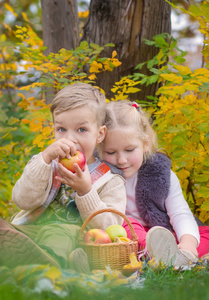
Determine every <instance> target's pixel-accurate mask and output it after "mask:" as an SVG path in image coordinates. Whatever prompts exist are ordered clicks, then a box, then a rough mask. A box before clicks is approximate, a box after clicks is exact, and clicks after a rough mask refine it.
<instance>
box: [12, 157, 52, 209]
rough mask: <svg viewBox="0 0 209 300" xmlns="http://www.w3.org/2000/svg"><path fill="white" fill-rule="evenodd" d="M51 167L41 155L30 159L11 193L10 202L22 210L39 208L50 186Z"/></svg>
mask: <svg viewBox="0 0 209 300" xmlns="http://www.w3.org/2000/svg"><path fill="white" fill-rule="evenodd" d="M52 175H53V174H52V166H51V164H46V163H45V162H44V160H43V157H42V153H39V154H37V155H35V156H33V157H32V158H31V160H30V161H29V162H28V163H27V165H26V167H25V169H24V171H23V174H22V176H21V177H20V179H19V180H18V181H17V182H16V184H15V186H14V188H13V191H12V200H13V201H14V203H15V204H16V205H17V206H18V207H19V208H20V209H22V210H33V209H35V208H37V207H39V206H41V205H42V204H43V203H44V202H45V200H46V198H47V196H48V194H49V191H50V188H51V184H52Z"/></svg>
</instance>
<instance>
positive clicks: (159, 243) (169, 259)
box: [146, 226, 195, 267]
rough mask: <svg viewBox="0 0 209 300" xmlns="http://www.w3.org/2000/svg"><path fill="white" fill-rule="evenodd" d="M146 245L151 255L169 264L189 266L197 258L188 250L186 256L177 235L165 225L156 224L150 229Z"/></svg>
mask: <svg viewBox="0 0 209 300" xmlns="http://www.w3.org/2000/svg"><path fill="white" fill-rule="evenodd" d="M146 246H147V250H148V252H149V255H150V256H151V257H154V258H156V259H157V260H158V261H162V262H163V263H165V264H166V265H169V266H171V265H173V266H175V267H180V266H188V264H189V262H190V261H194V260H195V258H194V257H195V256H193V254H192V253H190V252H188V255H187V256H186V255H184V254H183V253H182V252H181V251H180V250H179V248H178V246H177V243H176V239H175V237H174V236H173V234H172V233H171V232H170V231H169V230H168V229H166V228H164V227H160V226H155V227H152V228H151V229H150V230H149V231H148V233H147V236H146Z"/></svg>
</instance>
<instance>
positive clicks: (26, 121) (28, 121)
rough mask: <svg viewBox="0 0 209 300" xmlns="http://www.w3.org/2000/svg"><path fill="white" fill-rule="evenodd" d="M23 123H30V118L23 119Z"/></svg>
mask: <svg viewBox="0 0 209 300" xmlns="http://www.w3.org/2000/svg"><path fill="white" fill-rule="evenodd" d="M22 123H23V124H28V123H30V120H28V119H22Z"/></svg>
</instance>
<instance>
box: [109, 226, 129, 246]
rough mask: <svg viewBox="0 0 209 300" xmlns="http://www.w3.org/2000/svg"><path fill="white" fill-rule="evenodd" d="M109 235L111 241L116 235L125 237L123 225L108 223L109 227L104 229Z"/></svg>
mask: <svg viewBox="0 0 209 300" xmlns="http://www.w3.org/2000/svg"><path fill="white" fill-rule="evenodd" d="M105 231H106V232H107V234H108V235H109V237H110V238H111V241H112V242H114V239H115V238H116V237H127V232H126V230H125V228H123V226H121V225H118V224H115V225H110V226H109V227H107V228H106V230H105Z"/></svg>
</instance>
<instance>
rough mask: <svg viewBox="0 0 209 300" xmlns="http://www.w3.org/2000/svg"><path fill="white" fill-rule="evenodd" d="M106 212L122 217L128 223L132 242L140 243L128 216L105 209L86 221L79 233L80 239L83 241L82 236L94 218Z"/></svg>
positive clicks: (96, 212)
mask: <svg viewBox="0 0 209 300" xmlns="http://www.w3.org/2000/svg"><path fill="white" fill-rule="evenodd" d="M104 212H112V213H115V214H117V215H119V216H121V217H123V219H124V220H125V221H126V223H127V224H128V227H129V229H130V231H131V238H132V241H138V237H137V235H136V232H135V230H134V228H133V225H132V224H131V222H130V221H129V219H128V217H127V216H126V215H124V214H123V213H122V212H120V211H118V210H116V209H113V208H104V209H100V210H97V211H95V212H94V213H92V214H91V215H90V216H89V217H88V218H87V219H86V220H85V222H84V223H83V225H82V226H81V229H80V232H79V235H78V239H79V240H81V238H82V235H83V233H84V230H85V228H86V226H87V225H88V223H89V222H90V221H91V219H93V217H95V216H96V215H98V214H101V213H104Z"/></svg>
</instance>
